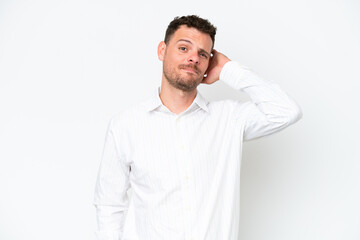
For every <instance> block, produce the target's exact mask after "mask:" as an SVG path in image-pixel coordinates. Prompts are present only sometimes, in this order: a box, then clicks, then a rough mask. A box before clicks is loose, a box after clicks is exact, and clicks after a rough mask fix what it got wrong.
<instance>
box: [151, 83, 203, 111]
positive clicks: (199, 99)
mask: <svg viewBox="0 0 360 240" xmlns="http://www.w3.org/2000/svg"><path fill="white" fill-rule="evenodd" d="M160 90H161V87H157V88H156V89H155V91H154V93H153V96H152V97H151V98H149V99H148V100H147V101H145V102H144V106H145V108H146V111H148V112H151V111H153V110H155V109H156V108H158V107H160V106H164V105H163V103H162V102H161V99H160ZM194 104H196V105H197V106H198V107H200V108H201V109H203V110H204V111H206V112H209V109H208V107H207V104H208V101H207V100H206V99H205V98H204V97H203V96H202V95H201V94H200V92H199V90H196V97H195V99H194V101H193V103H192V104H191V106H190V107H189V108H191V107H193V105H194Z"/></svg>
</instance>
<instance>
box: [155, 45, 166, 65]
mask: <svg viewBox="0 0 360 240" xmlns="http://www.w3.org/2000/svg"><path fill="white" fill-rule="evenodd" d="M165 50H166V43H165V42H164V41H161V42H160V43H159V46H158V50H157V53H158V58H159V60H160V61H163V60H164V56H165Z"/></svg>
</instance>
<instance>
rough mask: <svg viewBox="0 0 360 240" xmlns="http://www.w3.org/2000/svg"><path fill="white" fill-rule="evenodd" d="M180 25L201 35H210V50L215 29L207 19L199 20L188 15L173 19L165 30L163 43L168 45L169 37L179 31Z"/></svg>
mask: <svg viewBox="0 0 360 240" xmlns="http://www.w3.org/2000/svg"><path fill="white" fill-rule="evenodd" d="M181 25H186V26H187V27H193V28H196V29H197V30H199V31H200V32H202V33H207V34H209V35H210V37H211V40H212V48H213V47H214V43H215V34H216V27H215V26H214V25H212V24H211V23H210V22H209V21H208V20H207V19H203V18H200V17H198V16H196V15H188V16H182V17H175V18H174V20H172V21H171V22H170V24H169V26H168V27H167V29H166V33H165V39H164V42H165V43H166V44H168V42H169V41H170V38H171V36H172V35H173V34H174V33H175V32H176V30H178V29H179V27H180V26H181Z"/></svg>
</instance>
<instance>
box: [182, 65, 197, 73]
mask: <svg viewBox="0 0 360 240" xmlns="http://www.w3.org/2000/svg"><path fill="white" fill-rule="evenodd" d="M180 69H181V70H183V71H185V72H189V73H194V74H198V72H199V71H198V70H197V69H196V68H195V67H192V66H180Z"/></svg>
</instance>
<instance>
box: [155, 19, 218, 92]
mask: <svg viewBox="0 0 360 240" xmlns="http://www.w3.org/2000/svg"><path fill="white" fill-rule="evenodd" d="M211 48H212V40H211V37H210V36H209V35H208V34H206V33H202V32H200V31H198V30H197V29H195V28H189V27H187V26H185V25H183V26H180V28H179V29H178V30H176V32H175V33H174V34H173V35H172V36H171V38H170V40H169V42H168V44H165V43H164V42H161V43H160V44H159V47H158V56H159V59H160V60H162V61H163V80H164V79H165V80H166V81H167V82H168V83H169V84H170V85H171V86H173V87H175V88H177V89H180V90H182V91H185V92H190V91H193V90H194V89H196V87H197V86H198V85H199V84H200V83H201V81H202V79H203V78H204V74H205V72H206V70H207V68H208V65H209V61H210V53H211Z"/></svg>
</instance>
